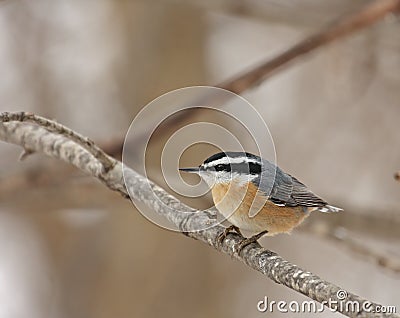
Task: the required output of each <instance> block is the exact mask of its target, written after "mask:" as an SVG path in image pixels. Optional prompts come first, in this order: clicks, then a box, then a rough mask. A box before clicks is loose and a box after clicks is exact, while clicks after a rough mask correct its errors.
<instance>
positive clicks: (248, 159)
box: [203, 157, 261, 168]
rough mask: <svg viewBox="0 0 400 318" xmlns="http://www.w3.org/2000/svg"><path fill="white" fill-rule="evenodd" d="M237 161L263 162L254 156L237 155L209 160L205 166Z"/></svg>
mask: <svg viewBox="0 0 400 318" xmlns="http://www.w3.org/2000/svg"><path fill="white" fill-rule="evenodd" d="M235 163H258V164H261V162H260V161H259V160H257V159H252V158H247V157H236V158H229V157H223V158H220V159H218V160H214V161H211V162H208V163H206V164H204V165H203V167H205V168H207V167H212V166H216V165H220V164H225V165H226V164H235Z"/></svg>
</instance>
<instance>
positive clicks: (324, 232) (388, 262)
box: [298, 221, 400, 274]
mask: <svg viewBox="0 0 400 318" xmlns="http://www.w3.org/2000/svg"><path fill="white" fill-rule="evenodd" d="M310 223H311V224H310ZM298 231H302V232H304V233H306V234H312V235H315V236H317V237H318V238H320V239H325V240H331V241H334V242H337V243H340V246H341V247H343V248H345V249H347V250H348V251H349V252H351V253H352V254H354V255H355V256H359V257H362V258H364V259H368V260H369V261H371V262H373V263H375V264H376V265H377V266H379V267H382V268H383V269H385V270H388V271H390V272H391V273H394V274H399V273H400V259H398V258H396V257H393V256H389V255H387V254H385V253H383V252H381V251H379V250H377V249H374V248H371V247H370V246H367V244H366V243H365V242H362V241H361V240H359V239H358V240H357V239H355V238H354V237H353V236H352V235H351V234H352V233H351V232H350V231H349V230H348V229H346V228H345V227H343V226H336V225H334V224H329V223H328V222H324V223H323V224H321V221H318V222H315V223H313V222H308V224H307V225H303V226H301V227H299V228H298Z"/></svg>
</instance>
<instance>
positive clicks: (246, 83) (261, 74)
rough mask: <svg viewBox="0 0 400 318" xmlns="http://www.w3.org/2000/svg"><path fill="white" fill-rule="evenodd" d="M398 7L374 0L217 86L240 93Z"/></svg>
mask: <svg viewBox="0 0 400 318" xmlns="http://www.w3.org/2000/svg"><path fill="white" fill-rule="evenodd" d="M398 10H400V0H375V1H374V2H372V3H371V4H368V5H366V6H365V7H364V8H362V9H361V10H360V11H358V12H356V13H353V14H351V15H349V16H346V17H344V18H341V19H339V20H338V21H336V22H334V23H332V24H331V25H330V26H328V27H326V28H325V29H323V30H322V31H321V32H318V33H317V34H314V35H312V36H310V37H308V38H306V39H305V40H303V41H301V42H299V43H297V44H296V45H294V46H293V47H291V48H290V49H288V50H287V51H285V52H283V53H281V54H279V55H278V56H276V57H275V58H273V59H271V60H269V61H267V62H265V63H262V64H261V65H259V66H257V67H255V68H253V69H251V70H249V71H248V72H245V73H244V74H242V75H239V76H236V77H234V78H232V79H230V80H228V81H226V82H224V83H221V84H219V85H217V86H218V87H221V88H224V89H227V90H229V91H231V92H234V93H236V94H241V93H243V92H244V91H245V90H247V89H249V88H252V87H254V86H256V85H258V84H260V82H262V81H263V80H265V79H266V78H268V77H269V76H271V75H272V74H274V72H276V71H278V70H279V69H281V68H282V67H283V66H288V65H289V64H290V63H292V62H293V61H295V60H296V59H298V58H299V57H301V56H303V55H304V54H307V53H309V52H311V51H313V50H315V49H317V48H319V47H321V46H324V45H326V44H329V43H331V42H333V41H335V40H338V39H341V38H343V37H345V36H347V35H349V34H351V33H354V32H356V31H359V30H361V29H363V28H365V27H367V26H370V25H372V24H373V23H375V22H377V21H379V20H381V19H382V18H384V17H385V16H386V15H387V14H389V13H392V12H396V11H398Z"/></svg>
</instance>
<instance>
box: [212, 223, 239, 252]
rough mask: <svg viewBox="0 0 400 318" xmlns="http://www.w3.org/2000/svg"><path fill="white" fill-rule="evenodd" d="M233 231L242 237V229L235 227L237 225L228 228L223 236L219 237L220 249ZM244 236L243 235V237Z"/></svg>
mask: <svg viewBox="0 0 400 318" xmlns="http://www.w3.org/2000/svg"><path fill="white" fill-rule="evenodd" d="M231 231H235V232H236V233H238V234H240V235H242V233H241V232H240V229H239V228H238V227H237V226H235V225H230V226H228V227H227V228H226V229H225V230H224V231H223V232H222V233H221V234H219V235H218V237H217V245H218V247H219V248H221V247H222V242H223V241H224V240H225V238H226V236H227V235H228V234H229V233H230V232H231ZM242 236H243V235H242Z"/></svg>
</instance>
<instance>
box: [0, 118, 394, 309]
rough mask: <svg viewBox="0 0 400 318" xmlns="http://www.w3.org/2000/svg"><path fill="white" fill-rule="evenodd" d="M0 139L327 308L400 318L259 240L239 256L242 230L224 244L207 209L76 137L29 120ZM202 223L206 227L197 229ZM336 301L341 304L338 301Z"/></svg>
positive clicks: (3, 128) (4, 128)
mask: <svg viewBox="0 0 400 318" xmlns="http://www.w3.org/2000/svg"><path fill="white" fill-rule="evenodd" d="M2 119H4V116H0V121H1V120H2ZM46 125H47V124H46ZM0 140H4V141H6V142H9V143H13V144H16V145H20V146H22V147H24V148H27V149H29V150H31V151H35V152H43V153H45V154H47V155H48V156H51V157H53V158H57V159H60V160H63V161H65V162H68V163H71V164H73V165H74V166H76V167H77V168H79V169H81V170H82V171H84V172H86V173H88V174H90V175H92V176H93V177H95V178H97V179H98V180H100V181H101V182H102V183H103V184H105V185H106V186H107V187H108V188H110V189H112V190H115V191H118V192H120V193H121V194H122V195H124V196H127V195H128V193H129V194H130V195H131V197H133V198H134V199H135V200H138V201H140V202H142V203H144V204H145V205H147V206H148V207H150V208H152V209H153V210H154V211H155V212H156V213H158V214H159V215H160V216H163V217H165V218H166V219H167V220H169V221H170V222H171V223H172V224H174V225H175V226H177V227H178V228H179V229H180V230H181V231H182V232H183V233H186V234H187V235H188V236H190V237H192V238H194V239H197V240H200V241H202V242H204V243H206V244H208V245H210V246H212V247H214V248H215V249H217V250H219V251H221V252H223V253H225V254H228V255H230V256H232V257H233V258H235V259H238V260H240V261H242V262H244V263H245V264H247V265H248V266H249V267H251V268H253V269H255V270H256V271H258V272H260V273H262V274H263V275H265V276H267V277H269V278H270V279H272V280H273V281H275V282H276V283H279V284H282V285H285V286H287V287H289V288H291V289H293V290H295V291H298V292H300V293H302V294H304V295H306V296H308V297H310V298H312V299H314V300H316V301H318V302H321V303H323V304H324V305H325V306H327V307H329V308H333V309H334V308H336V309H337V310H338V311H339V312H341V313H343V314H345V315H347V316H349V317H400V316H398V315H395V314H383V313H381V314H377V313H374V312H376V311H375V310H376V308H379V307H380V305H379V304H376V303H372V302H370V301H368V300H366V299H363V298H361V297H359V296H357V295H355V294H352V293H350V292H347V291H345V290H344V289H342V288H340V287H338V286H336V285H334V284H332V283H330V282H328V281H325V280H323V279H321V278H320V277H318V276H316V275H314V274H312V273H310V272H308V271H304V270H303V269H301V268H299V267H298V266H296V265H294V264H291V263H290V262H288V261H286V260H285V259H283V258H282V257H280V256H279V255H278V254H276V253H274V252H272V251H269V250H266V249H264V248H262V247H261V246H260V245H259V244H258V243H253V244H250V245H248V246H246V247H245V248H244V249H243V251H242V252H241V254H240V255H238V254H237V253H235V252H234V248H233V247H234V246H235V245H236V244H238V243H239V242H241V241H242V240H243V237H242V236H240V235H238V234H229V235H228V236H227V237H226V238H225V239H224V241H223V242H222V244H218V242H217V241H218V235H220V234H221V233H222V232H223V231H224V227H222V226H220V225H215V223H214V222H215V219H214V218H213V216H212V215H210V213H209V212H207V211H197V210H195V209H192V208H190V207H189V206H186V205H184V204H183V203H181V202H180V201H179V200H178V199H176V198H175V197H173V196H171V195H170V194H168V193H167V192H166V191H165V190H163V189H162V188H160V187H159V186H157V185H156V184H154V183H153V182H151V181H150V180H148V179H146V178H145V177H143V176H141V175H140V174H138V173H137V172H136V171H134V170H132V169H130V168H129V167H126V166H124V167H123V166H122V163H121V162H119V161H116V160H113V159H110V160H112V161H113V168H112V169H111V170H108V171H105V170H104V168H103V165H102V164H101V163H100V162H99V161H98V160H97V159H96V158H95V157H94V155H93V153H92V152H93V151H88V150H87V149H86V147H83V145H81V144H80V143H76V142H72V141H71V139H70V137H69V136H67V135H60V134H54V133H52V132H49V131H48V130H47V129H44V128H42V127H39V126H36V125H31V124H26V123H17V122H14V123H4V124H2V123H0ZM154 195H155V196H156V198H155V196H154ZM160 202H161V203H162V204H160ZM182 211H184V212H185V213H182ZM213 224H214V225H213ZM211 225H213V226H211ZM204 228H207V229H205V230H198V229H204ZM341 291H344V293H345V295H346V298H345V299H344V300H342V299H341V298H340V295H342V294H343V293H340V292H341ZM338 296H339V297H338ZM335 302H337V303H335ZM338 303H339V304H340V305H337V304H338ZM351 303H357V304H358V308H357V310H355V311H354V310H351V308H354V307H352V306H351V305H349V304H351ZM366 305H367V306H366ZM370 310H371V311H370Z"/></svg>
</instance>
